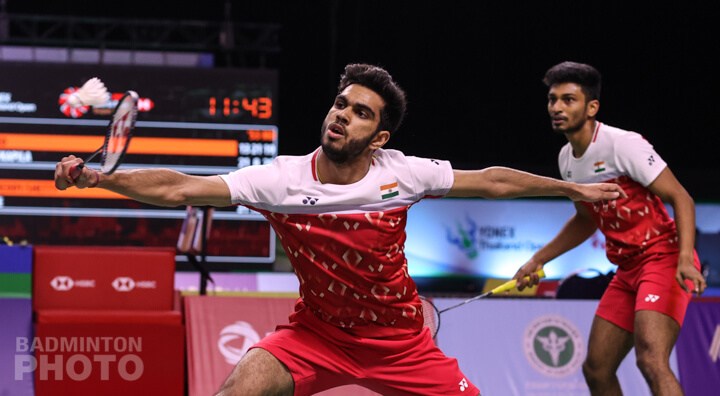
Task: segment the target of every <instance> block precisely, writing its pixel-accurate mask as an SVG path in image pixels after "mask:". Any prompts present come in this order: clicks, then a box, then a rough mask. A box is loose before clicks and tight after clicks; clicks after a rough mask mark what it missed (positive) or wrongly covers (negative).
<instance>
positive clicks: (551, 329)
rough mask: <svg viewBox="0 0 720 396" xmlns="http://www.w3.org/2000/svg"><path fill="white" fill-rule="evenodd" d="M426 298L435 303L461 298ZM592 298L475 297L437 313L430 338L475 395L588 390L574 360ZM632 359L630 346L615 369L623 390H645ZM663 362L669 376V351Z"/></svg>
mask: <svg viewBox="0 0 720 396" xmlns="http://www.w3.org/2000/svg"><path fill="white" fill-rule="evenodd" d="M434 301H435V303H436V305H437V307H438V308H439V309H441V310H442V309H443V308H446V307H449V306H451V305H454V304H457V303H460V302H462V300H460V299H444V298H442V299H435V300H434ZM597 305H598V301H592V300H574V301H566V300H562V301H559V300H549V301H543V300H532V301H529V300H485V301H477V302H474V303H471V304H468V305H465V306H462V307H458V308H457V309H453V310H450V311H447V312H444V313H443V314H442V317H441V320H442V326H441V327H440V331H439V332H438V335H437V343H438V346H439V347H440V349H442V350H443V352H445V354H446V355H448V356H452V357H454V358H457V360H458V363H459V364H460V369H461V370H462V371H463V373H464V374H465V375H466V376H467V377H468V379H469V380H471V381H472V382H473V383H474V384H475V385H477V386H478V387H479V388H480V391H481V392H482V394H483V396H500V395H502V396H510V395H515V396H588V395H590V391H589V389H588V387H587V385H586V384H585V379H584V377H583V374H582V363H583V361H584V360H585V356H586V354H587V341H588V335H589V334H590V326H591V325H592V321H593V317H594V315H595V309H596V308H597ZM635 362H636V360H635V355H634V353H633V352H631V353H630V354H628V356H627V357H626V358H625V360H624V361H623V363H622V364H621V365H620V368H619V370H618V379H619V380H620V386H621V387H622V390H623V393H624V394H626V395H634V396H650V395H651V393H650V389H649V388H648V386H647V384H646V383H645V380H644V379H643V377H642V374H640V370H638V368H637V366H636V365H635ZM670 365H671V368H672V369H673V371H674V372H675V373H676V375H677V372H678V370H677V358H676V354H675V351H673V353H672V355H671V357H670ZM716 389H717V388H716ZM688 394H698V395H700V394H710V393H688Z"/></svg>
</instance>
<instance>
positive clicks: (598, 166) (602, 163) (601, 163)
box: [593, 161, 605, 173]
mask: <svg viewBox="0 0 720 396" xmlns="http://www.w3.org/2000/svg"><path fill="white" fill-rule="evenodd" d="M593 166H595V173H599V172H602V171H604V170H605V161H599V162H596V163H594V164H593Z"/></svg>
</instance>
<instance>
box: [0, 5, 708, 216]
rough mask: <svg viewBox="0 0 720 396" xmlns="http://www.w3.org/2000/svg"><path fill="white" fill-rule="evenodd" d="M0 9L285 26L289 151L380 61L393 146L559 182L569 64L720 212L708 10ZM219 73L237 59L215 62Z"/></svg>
mask: <svg viewBox="0 0 720 396" xmlns="http://www.w3.org/2000/svg"><path fill="white" fill-rule="evenodd" d="M0 1H4V3H5V7H6V10H7V12H8V13H11V14H12V13H16V14H38V15H72V16H84V17H111V18H127V19H173V20H207V21H225V20H231V21H235V22H266V23H278V24H280V25H281V34H280V44H281V47H282V52H281V53H280V54H278V55H277V56H273V57H271V58H270V59H269V61H268V62H267V63H266V67H268V68H274V69H277V70H278V71H279V76H280V84H279V86H280V98H279V100H278V101H277V102H276V103H277V104H278V109H279V110H278V111H279V117H280V118H279V127H280V153H281V154H305V153H307V152H309V151H311V150H313V149H314V148H315V147H316V146H317V145H318V136H319V131H320V124H321V122H322V120H323V117H324V115H325V113H326V112H327V110H328V108H329V106H330V105H331V103H332V99H333V97H334V95H335V93H336V89H335V87H336V84H337V82H338V80H339V75H340V73H341V72H342V70H343V67H344V65H345V64H347V63H352V62H368V63H374V64H378V65H381V66H384V67H386V68H387V69H388V70H389V71H390V73H391V74H392V75H393V76H394V77H395V79H396V80H397V81H398V82H399V84H400V85H401V86H402V87H403V88H404V89H405V90H406V91H407V93H408V99H409V106H408V115H407V118H406V120H405V122H404V124H403V126H402V127H401V128H400V131H399V133H398V135H397V136H395V137H393V139H392V140H391V141H390V143H389V146H388V147H391V148H398V149H402V150H403V151H404V152H405V153H407V154H410V155H418V156H427V157H434V158H442V159H449V160H451V161H452V162H453V164H454V165H455V166H456V167H458V168H466V169H468V168H481V167H486V166H491V165H504V166H511V167H515V168H519V169H522V170H526V171H530V172H534V173H538V174H542V175H546V176H553V177H558V176H559V175H558V171H557V153H558V151H559V149H560V147H561V146H562V145H563V144H564V143H565V142H566V140H565V138H564V136H561V135H555V134H553V132H552V131H551V129H550V124H549V120H548V116H547V113H546V99H545V97H546V93H547V89H546V87H545V86H544V85H543V84H542V82H541V80H542V77H543V75H544V73H545V71H546V70H547V69H548V68H549V67H551V66H552V65H554V64H556V63H559V62H562V61H565V60H573V61H578V62H585V63H590V64H592V65H593V66H595V67H596V68H597V69H598V70H599V71H600V72H601V73H602V74H603V78H604V81H603V91H602V96H601V110H600V113H599V116H598V119H599V120H600V121H602V122H605V123H607V124H610V125H612V126H616V127H619V128H623V129H627V130H633V131H637V132H639V133H641V134H643V135H644V136H645V137H646V138H647V139H648V140H649V141H650V142H651V143H653V145H654V146H655V149H656V150H657V151H658V153H659V154H660V155H661V156H662V157H663V158H664V159H665V160H666V161H667V162H668V164H669V166H670V168H671V169H672V170H673V172H674V173H675V174H676V176H677V177H678V179H679V180H680V182H681V183H683V184H684V185H685V187H686V188H687V189H688V191H689V192H690V194H691V195H693V197H694V198H695V199H696V201H699V202H709V201H713V202H717V201H720V190H719V189H718V188H717V187H716V184H717V182H718V181H720V180H718V179H720V177H719V176H720V159H719V158H718V153H717V151H718V150H717V149H718V147H720V136H718V130H717V127H716V114H717V110H716V105H717V102H718V100H717V96H718V93H719V92H720V83H719V82H718V74H717V73H718V70H720V61H718V60H717V58H718V52H719V51H718V49H719V48H720V46H719V44H720V19H719V18H720V13H719V12H718V11H716V8H718V7H717V6H716V5H715V4H714V3H713V2H710V1H707V2H623V3H621V2H585V1H572V2H556V1H544V2H529V1H528V2H512V1H505V2H488V1H480V2H460V1H441V2H440V1H437V2H428V1H390V0H388V1H362V2H339V1H329V0H319V1H302V2H299V1H294V2H290V1H288V2H281V1H258V2H246V1H235V2H232V3H230V4H231V5H230V6H229V9H228V2H225V1H212V0H206V1H201V2H192V3H191V2H187V1H181V2H173V3H172V5H171V3H160V2H153V1H143V2H140V1H136V0H130V1H115V2H53V3H47V2H43V4H42V6H41V7H39V6H38V4H37V3H36V2H31V1H27V0H0ZM624 3H627V4H624ZM160 4H166V6H164V7H163V6H160ZM216 66H218V67H227V66H228V62H227V60H226V59H224V58H223V56H221V55H218V56H216ZM230 66H232V65H230ZM0 78H1V77H0Z"/></svg>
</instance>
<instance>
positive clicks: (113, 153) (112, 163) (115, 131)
mask: <svg viewBox="0 0 720 396" xmlns="http://www.w3.org/2000/svg"><path fill="white" fill-rule="evenodd" d="M138 97H139V96H138V94H137V93H136V92H135V91H127V92H126V93H125V94H124V95H123V96H122V98H120V100H119V101H118V104H117V106H116V107H115V111H113V114H112V117H111V119H110V124H109V125H108V128H107V132H106V134H105V141H104V142H103V145H102V146H100V148H99V149H97V150H95V152H94V153H92V154H90V156H89V157H87V159H86V160H85V161H84V163H82V164H78V165H73V166H72V167H71V168H70V177H71V178H72V179H73V180H75V179H77V177H78V176H80V173H82V168H83V167H84V166H85V163H88V162H90V161H91V160H92V159H93V158H95V156H97V155H98V154H100V153H102V155H101V158H100V170H101V171H102V173H104V174H106V175H112V174H113V172H115V170H116V169H117V168H118V166H120V164H121V163H122V160H123V157H124V156H125V152H126V151H127V148H128V146H129V145H130V138H132V132H133V129H134V128H135V120H136V119H137V102H138Z"/></svg>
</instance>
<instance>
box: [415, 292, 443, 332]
mask: <svg viewBox="0 0 720 396" xmlns="http://www.w3.org/2000/svg"><path fill="white" fill-rule="evenodd" d="M420 301H421V302H422V315H423V325H424V326H425V327H427V328H428V329H430V334H432V337H433V338H435V335H436V334H437V332H438V330H439V329H440V312H439V311H438V309H437V307H436V306H435V304H433V303H432V302H431V301H430V300H428V299H426V298H420Z"/></svg>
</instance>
